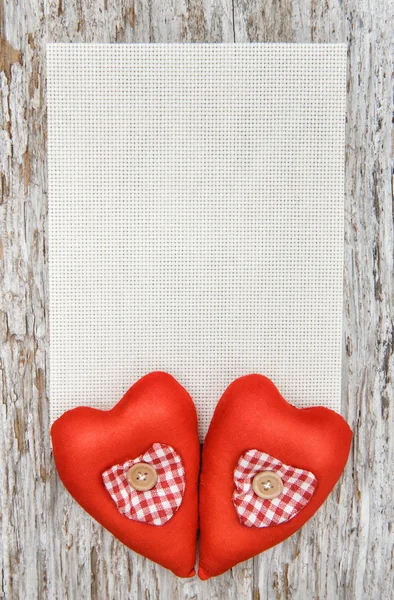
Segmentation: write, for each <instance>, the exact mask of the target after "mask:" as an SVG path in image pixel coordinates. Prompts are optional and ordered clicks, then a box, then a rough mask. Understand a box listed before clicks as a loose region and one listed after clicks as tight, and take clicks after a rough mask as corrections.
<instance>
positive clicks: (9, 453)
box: [0, 0, 394, 600]
mask: <svg viewBox="0 0 394 600" xmlns="http://www.w3.org/2000/svg"><path fill="white" fill-rule="evenodd" d="M393 8H394V5H393V3H392V2H391V0H263V1H261V0H135V1H134V0H36V1H34V0H8V1H7V0H0V33H1V38H0V44H1V46H0V71H1V73H0V87H1V94H2V103H1V105H0V125H1V129H0V170H1V173H0V174H1V193H2V195H1V203H0V215H1V239H0V242H1V245H0V259H1V266H2V268H1V289H0V292H1V293H0V302H1V305H0V309H1V312H0V315H1V319H0V323H1V328H0V332H1V336H2V337H1V339H2V346H1V377H0V385H1V388H2V404H1V427H0V464H1V471H0V483H1V491H0V502H1V511H0V518H1V560H2V571H1V580H0V597H4V598H7V600H13V599H17V600H19V599H26V600H33V599H36V598H39V599H41V598H49V599H61V600H65V599H76V600H85V599H86V600H88V599H100V600H101V599H103V600H109V599H114V600H118V599H126V598H132V599H138V600H139V599H144V600H148V599H151V600H153V599H155V600H177V599H189V600H191V599H192V598H195V599H197V598H203V599H207V600H208V599H218V600H219V599H226V600H249V599H250V600H263V599H264V600H265V599H271V598H272V599H282V598H283V599H290V598H291V599H299V600H312V599H316V600H317V599H320V600H323V599H328V600H336V599H343V598H346V599H347V600H349V599H357V600H369V599H372V598H373V599H376V598H390V597H392V589H393V564H392V561H393V548H392V545H393V489H394V488H393V486H394V481H393V476H392V468H393V461H394V456H393V442H394V435H393V431H391V437H390V425H391V426H392V425H393V413H392V410H393V407H392V403H391V402H390V401H391V400H392V399H393V379H392V378H393V321H392V318H393V312H392V309H393V205H392V179H391V170H390V163H391V157H392V131H391V111H392V72H391V71H392V69H391V66H392V64H391V62H392V41H393V19H394V14H393V13H394V10H393ZM390 13H391V14H390ZM47 41H56V42H119V43H121V42H135V41H138V42H141V41H143V42H175V41H184V42H196V41H214V42H221V41H226V42H231V41H235V42H248V41H250V42H253V41H259V42H264V41H270V42H271V41H274V42H277V41H282V42H283V41H285V42H287V41H292V42H293V41H298V42H338V41H340V42H343V41H347V42H348V48H349V62H348V111H347V147H346V156H347V166H346V168H347V177H346V206H345V214H346V223H345V237H346V249H345V270H344V277H345V297H344V355H343V356H344V358H343V411H342V412H343V414H344V416H345V418H347V420H348V421H349V423H350V424H351V425H352V427H353V429H354V432H355V437H354V444H353V450H352V454H351V458H350V460H349V463H348V465H347V468H346V471H345V473H344V476H343V477H342V480H341V482H340V483H339V484H338V485H337V487H336V489H335V491H334V492H333V494H332V495H331V497H330V498H329V500H328V501H327V503H326V504H325V506H324V507H323V508H322V509H321V510H320V512H319V513H318V515H317V516H315V517H314V518H313V519H312V520H311V521H310V522H309V523H308V524H307V525H306V526H305V527H304V528H303V529H302V531H301V532H299V533H298V534H296V535H294V536H293V537H292V538H291V539H290V540H287V541H286V542H284V543H283V544H281V545H280V546H279V547H277V548H274V549H272V550H271V551H268V552H266V553H265V554H263V555H261V556H260V557H258V558H256V559H254V560H251V561H249V562H247V563H245V564H242V565H240V566H238V567H236V568H234V569H233V570H232V571H231V572H229V573H227V574H225V575H223V576H222V577H219V578H217V579H214V580H212V581H209V582H206V583H203V582H200V581H198V580H197V579H194V580H189V581H182V580H178V579H176V578H175V577H174V576H172V575H171V574H170V573H168V572H166V571H164V570H163V569H161V568H159V567H157V566H155V565H154V564H153V563H151V562H149V561H146V560H144V559H143V558H141V557H138V556H136V555H133V554H132V553H131V552H129V551H128V550H127V549H126V548H124V547H123V546H122V545H121V544H120V543H118V542H117V541H116V540H114V539H113V538H112V537H111V535H110V534H108V533H106V532H105V531H104V530H103V529H102V528H101V527H99V526H98V525H96V524H95V523H93V522H92V520H91V519H90V518H89V517H87V516H86V515H85V514H84V513H83V511H82V509H80V508H79V507H78V506H77V505H76V503H75V502H74V501H73V500H72V499H71V498H70V496H69V495H68V494H67V493H66V492H65V490H64V489H63V488H62V486H61V484H60V483H59V481H58V479H57V476H56V472H55V469H54V465H53V460H52V456H51V450H50V444H49V411H48V403H49V398H48V394H47V382H48V377H49V371H48V349H49V332H48V325H49V313H48V270H47V252H46V240H47V220H46V216H47V172H46V149H47V126H46V101H45V45H46V42H47Z"/></svg>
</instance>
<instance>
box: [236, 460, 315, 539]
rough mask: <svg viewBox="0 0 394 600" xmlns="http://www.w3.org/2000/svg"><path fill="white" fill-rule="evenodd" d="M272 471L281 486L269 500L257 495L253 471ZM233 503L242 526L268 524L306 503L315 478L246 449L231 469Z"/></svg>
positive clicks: (281, 520)
mask: <svg viewBox="0 0 394 600" xmlns="http://www.w3.org/2000/svg"><path fill="white" fill-rule="evenodd" d="M264 471H273V472H274V473H276V474H277V475H279V477H280V478H281V480H282V482H283V490H282V492H281V494H280V495H279V496H277V497H276V498H273V499H272V500H267V499H263V498H260V497H259V496H257V494H256V493H255V492H254V490H253V487H252V483H253V478H254V477H255V475H257V473H261V472H264ZM234 483H235V491H234V495H233V503H234V506H235V510H236V511H237V514H238V517H239V520H240V522H241V523H242V524H243V525H246V527H269V526H270V525H279V524H280V523H284V522H285V521H289V520H290V519H292V518H293V517H295V516H296V514H297V513H299V512H300V510H301V509H302V508H304V506H306V505H307V504H308V502H309V500H310V499H311V498H312V496H313V493H314V491H315V489H316V485H317V479H316V477H315V476H314V474H313V473H311V472H310V471H305V470H303V469H296V468H295V467H290V466H289V465H284V464H283V463H282V462H280V461H279V460H277V459H276V458H274V457H273V456H270V455H269V454H265V453H264V452H259V450H248V451H247V452H245V454H243V455H242V456H241V458H240V459H239V461H238V464H237V466H236V468H235V471H234Z"/></svg>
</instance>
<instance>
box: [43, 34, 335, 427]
mask: <svg viewBox="0 0 394 600" xmlns="http://www.w3.org/2000/svg"><path fill="white" fill-rule="evenodd" d="M47 67H48V69H47V74H48V127H49V130H48V133H49V139H48V144H49V145H48V165H49V268H50V336H51V337H50V403H51V416H52V420H54V419H56V418H57V417H58V416H59V415H60V414H61V413H62V412H64V411H65V410H67V409H69V408H71V407H74V406H77V405H90V406H94V407H97V408H110V407H112V406H113V405H114V404H115V403H116V402H117V401H118V400H119V399H120V397H121V396H122V395H123V393H124V392H125V391H126V390H127V389H128V387H130V385H131V384H132V383H133V382H134V381H135V380H136V379H138V378H139V377H141V376H142V375H144V374H145V373H148V372H150V371H153V370H158V369H159V370H164V371H168V372H170V373H171V374H172V375H174V376H175V377H176V378H177V379H178V380H179V382H180V383H181V384H183V385H184V386H185V387H186V388H187V390H188V391H189V393H190V394H191V395H192V397H193V399H194V401H195V403H196V406H197V410H198V414H199V422H200V433H201V437H202V438H203V437H204V435H205V433H206V431H207V428H208V425H209V422H210V419H211V416H212V414H213V410H214V408H215V406H216V404H217V402H218V400H219V398H220V396H221V394H222V393H223V391H224V389H225V388H226V387H227V385H228V384H229V383H230V382H231V381H232V380H233V379H234V378H236V377H239V376H241V375H245V374H248V373H252V372H254V373H256V372H258V373H262V374H264V375H267V376H268V377H270V378H271V379H273V381H274V382H275V383H276V385H277V386H278V387H279V389H280V391H281V392H282V394H283V395H284V396H285V397H286V399H287V400H288V401H289V402H291V403H293V404H295V405H296V406H299V407H302V406H313V405H324V406H327V407H330V408H332V409H334V410H337V411H339V410H340V394H341V341H342V339H341V338H342V331H341V325H342V263H343V193H344V150H345V145H344V132H345V101H346V97H345V92H346V87H345V81H346V46H345V45H344V44H311V45H309V44H305V45H304V44H114V45H112V44H50V45H48V64H47Z"/></svg>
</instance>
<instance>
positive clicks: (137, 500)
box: [102, 443, 185, 525]
mask: <svg viewBox="0 0 394 600" xmlns="http://www.w3.org/2000/svg"><path fill="white" fill-rule="evenodd" d="M136 463H148V464H150V465H152V467H154V469H155V470H156V473H157V483H156V485H155V487H153V488H152V489H151V490H149V491H144V492H138V491H137V490H135V489H134V488H132V487H131V485H130V484H129V482H128V481H127V478H126V475H127V471H128V470H129V469H130V467H132V466H133V465H134V464H136ZM102 477H103V481H104V485H105V487H106V489H107V491H108V492H109V494H110V495H111V497H112V499H113V501H114V502H115V504H116V506H117V508H118V510H119V512H120V513H122V514H123V515H125V516H126V517H127V518H128V519H132V520H133V521H140V522H141V523H149V524H150V525H163V524H164V523H166V522H167V521H169V520H170V519H171V517H172V516H173V515H174V514H175V513H176V511H177V510H178V508H179V507H180V505H181V503H182V498H183V494H184V491H185V469H184V467H183V464H182V460H181V457H180V456H179V454H177V453H176V452H175V450H174V448H172V447H171V446H167V445H166V444H159V443H155V444H153V446H151V447H150V448H149V449H148V450H147V451H146V452H145V453H144V454H141V456H137V458H133V459H131V460H128V461H127V462H125V463H123V464H122V465H114V466H113V467H111V468H110V469H108V470H107V471H104V473H103V474H102Z"/></svg>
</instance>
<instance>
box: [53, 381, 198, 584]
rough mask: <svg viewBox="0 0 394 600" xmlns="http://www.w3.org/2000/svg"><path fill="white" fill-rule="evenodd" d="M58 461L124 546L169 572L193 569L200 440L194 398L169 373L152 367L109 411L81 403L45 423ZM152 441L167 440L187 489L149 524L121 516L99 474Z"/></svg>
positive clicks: (78, 495) (78, 496)
mask: <svg viewBox="0 0 394 600" xmlns="http://www.w3.org/2000/svg"><path fill="white" fill-rule="evenodd" d="M51 435H52V444H53V454H54V458H55V463H56V467H57V470H58V473H59V476H60V479H61V480H62V482H63V484H64V485H65V487H66V488H67V489H68V491H69V492H70V494H71V495H72V496H73V497H74V498H75V500H76V501H77V502H78V503H79V504H80V505H81V506H82V507H83V508H84V509H85V510H86V511H87V512H88V513H89V514H90V515H91V516H92V517H93V518H94V519H96V521H98V522H99V523H100V524H101V525H103V526H104V527H105V528H106V529H108V530H109V531H110V532H111V533H112V534H113V535H114V536H115V537H117V538H118V539H119V540H120V541H121V542H123V544H125V545H126V546H128V547H129V548H131V549H132V550H134V551H135V552H138V553H139V554H142V555H143V556H145V557H147V558H149V559H151V560H153V561H155V562H157V563H158V564H160V565H162V566H164V567H166V568H167V569H170V570H171V571H173V572H174V573H175V574H176V575H178V576H179V577H191V576H193V575H194V574H195V571H194V565H195V559H196V536H197V524H198V514H197V509H198V506H197V502H198V501H197V499H198V490H197V485H198V473H199V464H200V444H199V439H198V431H197V415H196V410H195V407H194V404H193V401H192V399H191V398H190V396H189V394H188V393H187V392H186V390H185V389H184V388H183V387H182V386H181V385H180V384H179V383H178V382H177V381H176V380H175V379H174V378H173V377H171V375H168V374H166V373H161V372H155V373H150V374H149V375H146V376H145V377H143V378H142V379H140V380H139V381H137V383H135V384H134V385H133V386H132V387H131V388H130V389H129V391H128V392H127V393H126V394H125V395H124V397H123V398H122V400H120V402H118V404H117V405H116V406H115V407H114V408H113V409H112V410H109V411H102V410H96V409H93V408H87V407H80V408H75V409H73V410H69V411H67V412H66V413H64V414H63V415H62V416H61V417H60V418H59V419H58V420H57V421H55V423H54V424H53V425H52V429H51ZM155 443H161V444H167V445H168V446H171V447H172V448H173V449H174V450H175V452H176V453H177V454H178V455H179V456H180V458H181V460H182V463H183V466H184V470H185V490H184V495H183V498H182V502H181V504H180V506H179V508H178V509H177V511H176V512H175V514H174V515H173V516H172V517H171V518H170V519H169V520H168V521H167V522H166V523H164V524H163V525H160V526H157V527H154V526H152V525H151V524H149V523H141V522H138V521H135V520H131V519H129V518H127V517H126V516H125V515H123V514H121V513H120V512H119V510H118V508H117V506H116V503H115V502H114V500H113V499H112V497H111V495H110V494H109V493H108V491H107V490H106V488H105V485H104V482H103V477H102V475H103V473H104V472H105V471H106V470H107V469H109V468H111V467H112V466H113V465H117V464H122V463H125V462H126V461H128V460H132V459H134V458H136V457H139V456H140V455H143V454H144V453H145V452H146V451H147V450H148V449H149V448H150V447H152V446H153V444H155Z"/></svg>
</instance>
